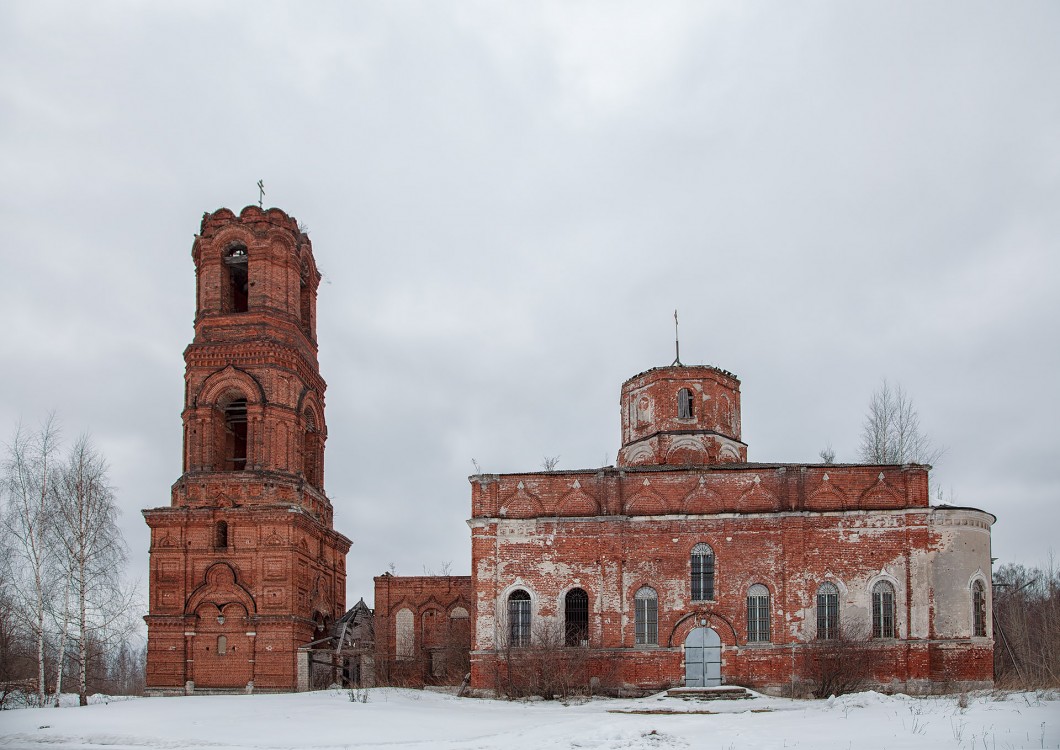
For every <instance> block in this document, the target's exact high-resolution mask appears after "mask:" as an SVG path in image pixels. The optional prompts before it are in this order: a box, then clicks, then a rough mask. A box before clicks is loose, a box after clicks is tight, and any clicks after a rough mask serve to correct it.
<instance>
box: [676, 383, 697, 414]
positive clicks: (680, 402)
mask: <svg viewBox="0 0 1060 750" xmlns="http://www.w3.org/2000/svg"><path fill="white" fill-rule="evenodd" d="M695 415H696V412H695V406H694V404H693V401H692V391H690V390H688V389H687V388H682V389H681V390H679V391H678V392H677V418H678V419H692V418H693V417H694V416H695Z"/></svg>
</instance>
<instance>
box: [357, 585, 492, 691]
mask: <svg viewBox="0 0 1060 750" xmlns="http://www.w3.org/2000/svg"><path fill="white" fill-rule="evenodd" d="M474 618H475V608H474V597H473V596H472V591H471V577H470V576H393V575H390V574H389V573H387V574H384V575H381V576H378V577H376V578H375V648H376V660H375V661H376V676H377V680H378V681H380V682H383V683H387V684H392V685H404V686H409V687H422V686H423V685H425V684H458V683H459V682H460V681H461V680H462V679H463V677H464V675H465V674H466V672H467V670H468V654H469V652H470V649H471V631H472V628H473V626H474V625H473V624H474Z"/></svg>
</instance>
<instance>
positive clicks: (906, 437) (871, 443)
mask: <svg viewBox="0 0 1060 750" xmlns="http://www.w3.org/2000/svg"><path fill="white" fill-rule="evenodd" d="M858 452H859V454H860V457H861V460H862V461H864V462H865V463H868V464H909V463H911V464H933V463H935V462H936V461H938V460H939V459H940V458H941V457H942V454H943V453H944V452H945V451H944V450H943V449H941V448H936V447H935V446H934V445H932V443H931V439H930V438H929V437H928V436H927V435H925V434H924V433H922V432H921V431H920V415H919V414H918V413H917V410H916V407H915V406H914V405H913V400H912V399H911V398H910V397H909V395H908V394H907V393H906V392H905V391H904V390H903V389H902V386H901V385H896V386H895V387H893V388H892V387H891V385H890V383H888V382H887V380H886V379H885V380H884V381H883V383H882V384H881V385H880V387H879V388H877V389H876V391H875V392H874V393H873V394H872V398H871V399H870V400H869V411H868V413H867V414H866V415H865V423H864V425H863V426H862V428H861V445H860V446H859V451H858Z"/></svg>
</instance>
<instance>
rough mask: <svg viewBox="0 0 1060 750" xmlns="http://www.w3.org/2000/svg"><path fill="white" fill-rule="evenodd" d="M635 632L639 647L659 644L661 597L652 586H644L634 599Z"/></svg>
mask: <svg viewBox="0 0 1060 750" xmlns="http://www.w3.org/2000/svg"><path fill="white" fill-rule="evenodd" d="M633 601H634V604H635V605H636V608H635V612H634V618H633V619H634V631H635V636H636V643H637V645H638V646H656V645H658V644H659V595H658V594H656V593H655V589H653V588H651V587H650V586H643V587H641V588H640V589H638V590H637V593H636V595H635V596H634V597H633Z"/></svg>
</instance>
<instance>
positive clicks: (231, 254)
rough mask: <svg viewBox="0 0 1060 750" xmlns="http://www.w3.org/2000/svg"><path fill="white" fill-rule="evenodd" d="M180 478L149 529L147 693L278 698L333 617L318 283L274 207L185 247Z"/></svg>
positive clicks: (336, 582) (339, 588)
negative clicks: (189, 317)
mask: <svg viewBox="0 0 1060 750" xmlns="http://www.w3.org/2000/svg"><path fill="white" fill-rule="evenodd" d="M192 257H193V259H194V261H195V277H196V286H195V289H196V310H195V338H194V340H193V341H192V343H191V345H190V346H188V348H187V349H186V350H185V352H184V361H185V364H186V370H185V376H184V412H183V414H182V417H183V422H184V458H183V472H184V473H183V474H182V475H181V477H180V478H179V479H178V480H177V482H176V483H175V484H174V485H173V489H172V499H171V502H170V505H169V507H165V508H153V509H149V510H145V511H143V513H144V518H145V519H146V520H147V525H148V526H150V527H151V549H150V604H149V614H148V615H147V617H145V618H144V619H145V620H146V621H147V629H148V647H147V690H148V692H149V693H154V694H166V693H168V694H174V693H186V692H188V693H190V692H227V691H238V692H243V691H251V690H256V691H261V690H267V691H268V690H271V691H283V690H294V689H295V688H296V686H297V664H296V654H297V649H298V647H299V646H301V645H303V644H306V643H308V642H310V641H313V640H315V639H316V638H319V637H322V636H323V635H324V634H325V633H326V632H327V630H328V629H329V628H330V626H331V623H332V622H333V621H334V620H335V619H336V618H338V617H340V616H341V615H342V613H343V611H344V610H345V599H346V594H345V592H346V553H347V552H348V551H349V548H350V540H349V539H347V538H346V537H344V536H343V535H341V534H339V533H337V532H336V531H335V530H334V529H333V528H332V507H331V503H330V502H329V501H328V498H327V495H325V494H324V441H325V439H326V438H327V428H326V426H325V422H324V388H325V385H324V380H323V379H322V378H321V377H320V370H319V365H318V364H317V342H316V297H317V286H318V284H319V283H320V273H319V272H318V271H317V268H316V264H315V263H314V262H313V249H312V244H311V243H310V241H309V238H308V237H307V236H306V235H305V234H304V233H303V232H302V231H300V230H299V228H298V223H297V222H296V221H295V219H294V218H293V217H291V216H288V215H287V214H286V213H284V212H283V211H281V210H279V209H276V208H271V209H268V210H261V209H259V208H258V207H257V206H248V207H247V208H244V209H243V211H242V212H241V213H240V214H239V216H236V215H235V214H234V213H233V212H232V211H230V210H228V209H225V208H222V209H220V210H218V211H215V212H213V213H212V214H204V216H203V219H202V226H201V228H200V230H199V235H198V236H197V237H196V238H195V243H194V245H193V246H192Z"/></svg>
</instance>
